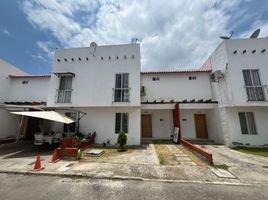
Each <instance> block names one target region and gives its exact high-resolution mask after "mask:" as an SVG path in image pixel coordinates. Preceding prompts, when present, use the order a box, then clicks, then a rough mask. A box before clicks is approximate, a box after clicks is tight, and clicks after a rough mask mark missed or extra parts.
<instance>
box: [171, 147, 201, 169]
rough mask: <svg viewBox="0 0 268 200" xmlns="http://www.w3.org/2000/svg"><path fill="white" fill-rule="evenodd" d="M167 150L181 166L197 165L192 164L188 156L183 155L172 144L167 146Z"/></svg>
mask: <svg viewBox="0 0 268 200" xmlns="http://www.w3.org/2000/svg"><path fill="white" fill-rule="evenodd" d="M166 146H167V148H168V149H169V150H170V151H171V152H172V153H174V155H175V156H176V158H177V160H178V161H179V162H180V163H181V164H182V165H186V166H196V165H197V164H196V163H195V162H193V161H192V160H191V159H190V158H189V157H188V155H186V154H185V153H183V152H182V151H181V150H180V149H178V148H177V147H176V146H175V145H174V144H167V145H166Z"/></svg>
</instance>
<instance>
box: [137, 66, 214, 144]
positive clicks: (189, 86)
mask: <svg viewBox="0 0 268 200" xmlns="http://www.w3.org/2000/svg"><path fill="white" fill-rule="evenodd" d="M210 71H211V69H207V68H200V69H195V70H179V71H165V72H164V71H163V72H142V74H141V86H142V98H141V100H142V106H141V112H142V115H141V118H142V119H141V124H142V137H145V138H146V137H149V138H151V137H152V138H156V139H163V138H165V139H169V138H170V137H171V135H172V134H173V130H174V126H179V127H180V129H181V131H180V133H181V137H183V138H185V139H196V138H202V139H208V138H211V139H214V134H215V132H217V130H216V128H215V126H214V124H213V123H210V121H211V120H213V110H214V108H215V107H216V106H217V103H216V102H215V101H213V100H212V95H211V89H210V77H209V74H210ZM175 105H177V106H178V118H176V116H175ZM179 118H180V120H179Z"/></svg>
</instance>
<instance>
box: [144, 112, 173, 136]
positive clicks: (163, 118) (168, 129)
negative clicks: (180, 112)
mask: <svg viewBox="0 0 268 200" xmlns="http://www.w3.org/2000/svg"><path fill="white" fill-rule="evenodd" d="M142 114H151V116H152V138H154V139H170V138H171V135H172V134H173V129H174V128H173V113H172V110H166V109H162V110H143V111H142Z"/></svg>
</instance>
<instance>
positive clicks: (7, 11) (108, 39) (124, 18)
mask: <svg viewBox="0 0 268 200" xmlns="http://www.w3.org/2000/svg"><path fill="white" fill-rule="evenodd" d="M267 10H268V1H267V0H146V1H145V0H122V1H119V0H98V1H97V0H96V1H93V0H1V2H0V58H1V59H4V60H6V61H8V62H10V63H12V64H13V65H16V66H18V67H20V68H22V69H23V70H25V71H26V72H28V73H33V74H40V73H49V72H50V70H51V66H52V58H53V52H54V49H55V48H63V47H64V48H68V47H84V46H89V44H90V42H91V41H95V42H96V43H97V44H98V45H107V44H121V43H124V44H125V43H131V41H132V40H133V39H135V38H137V39H138V42H139V43H140V44H141V56H142V60H141V61H142V70H143V71H149V70H168V69H177V68H194V67H199V66H200V65H201V64H202V63H203V62H204V60H205V59H206V58H207V57H208V56H209V55H210V54H211V53H212V51H213V50H214V49H215V48H216V47H217V45H218V44H219V43H220V42H221V40H220V39H219V36H221V35H227V36H228V35H229V34H230V32H232V31H233V32H234V34H233V38H240V37H248V36H249V35H250V33H251V32H252V31H254V30H255V29H256V28H261V37H266V36H268V12H267Z"/></svg>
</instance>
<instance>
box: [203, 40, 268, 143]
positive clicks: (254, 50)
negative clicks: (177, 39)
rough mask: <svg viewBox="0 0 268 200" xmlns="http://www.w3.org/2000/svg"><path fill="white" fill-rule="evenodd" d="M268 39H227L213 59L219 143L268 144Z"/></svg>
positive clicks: (210, 58)
mask: <svg viewBox="0 0 268 200" xmlns="http://www.w3.org/2000/svg"><path fill="white" fill-rule="evenodd" d="M267 47H268V39H267V38H257V39H230V40H224V41H223V42H222V43H221V44H220V45H219V46H218V48H217V49H216V50H215V51H214V53H213V54H212V55H211V56H210V57H209V59H208V60H207V62H206V65H210V66H211V68H212V72H213V73H212V83H211V85H212V94H213V98H215V99H216V100H217V101H218V107H217V108H216V110H215V112H216V113H215V120H216V121H217V124H218V126H219V127H220V130H221V133H220V135H221V138H219V141H221V142H222V143H225V144H227V145H235V144H243V145H253V146H254V145H256V146H259V145H267V144H268V101H267V98H268V95H267V92H268V91H267V84H268V56H267V55H268V52H267V51H268V48H267Z"/></svg>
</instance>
